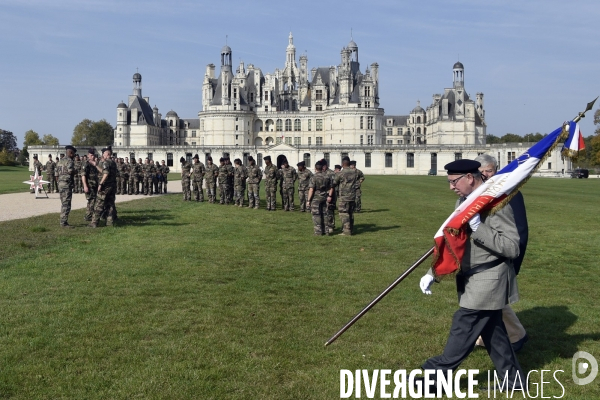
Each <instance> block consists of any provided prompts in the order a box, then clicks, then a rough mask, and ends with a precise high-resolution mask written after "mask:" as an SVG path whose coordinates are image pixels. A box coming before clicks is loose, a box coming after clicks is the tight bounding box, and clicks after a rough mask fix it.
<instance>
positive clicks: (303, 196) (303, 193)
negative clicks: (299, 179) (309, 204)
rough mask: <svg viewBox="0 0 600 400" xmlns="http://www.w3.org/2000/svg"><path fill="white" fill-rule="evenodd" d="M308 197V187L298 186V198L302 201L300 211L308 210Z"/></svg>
mask: <svg viewBox="0 0 600 400" xmlns="http://www.w3.org/2000/svg"><path fill="white" fill-rule="evenodd" d="M307 199H308V188H298V200H299V201H300V211H302V212H304V211H307V210H306V200H307Z"/></svg>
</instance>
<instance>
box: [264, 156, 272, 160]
mask: <svg viewBox="0 0 600 400" xmlns="http://www.w3.org/2000/svg"><path fill="white" fill-rule="evenodd" d="M263 160H265V161H271V156H265V157H263Z"/></svg>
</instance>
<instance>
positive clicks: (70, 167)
mask: <svg viewBox="0 0 600 400" xmlns="http://www.w3.org/2000/svg"><path fill="white" fill-rule="evenodd" d="M76 151H77V149H76V148H75V147H73V146H71V145H69V146H65V154H66V157H63V158H61V159H60V161H59V162H58V164H57V165H56V174H57V175H58V192H59V193H60V204H61V206H60V226H61V227H63V228H72V226H71V225H69V222H68V220H69V213H70V212H71V199H72V198H73V187H74V176H75V174H76V171H75V162H74V161H73V158H74V157H75V152H76Z"/></svg>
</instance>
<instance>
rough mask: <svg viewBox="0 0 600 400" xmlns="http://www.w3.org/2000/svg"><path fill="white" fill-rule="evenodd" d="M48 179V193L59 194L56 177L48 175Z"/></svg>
mask: <svg viewBox="0 0 600 400" xmlns="http://www.w3.org/2000/svg"><path fill="white" fill-rule="evenodd" d="M46 179H48V182H49V183H48V193H52V192H58V189H57V187H56V178H55V177H54V175H50V174H48V177H47V178H46Z"/></svg>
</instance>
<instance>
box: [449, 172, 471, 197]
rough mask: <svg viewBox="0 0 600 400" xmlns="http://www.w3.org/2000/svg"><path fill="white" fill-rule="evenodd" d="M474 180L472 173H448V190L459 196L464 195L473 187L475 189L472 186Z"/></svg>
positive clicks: (469, 192) (468, 193)
mask: <svg viewBox="0 0 600 400" xmlns="http://www.w3.org/2000/svg"><path fill="white" fill-rule="evenodd" d="M474 181H475V178H473V175H471V174H469V173H467V174H451V175H448V183H449V184H450V190H452V191H453V192H454V193H456V194H457V195H458V196H460V197H465V196H468V195H470V194H471V192H472V191H473V189H475V188H474V186H473V183H474Z"/></svg>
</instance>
